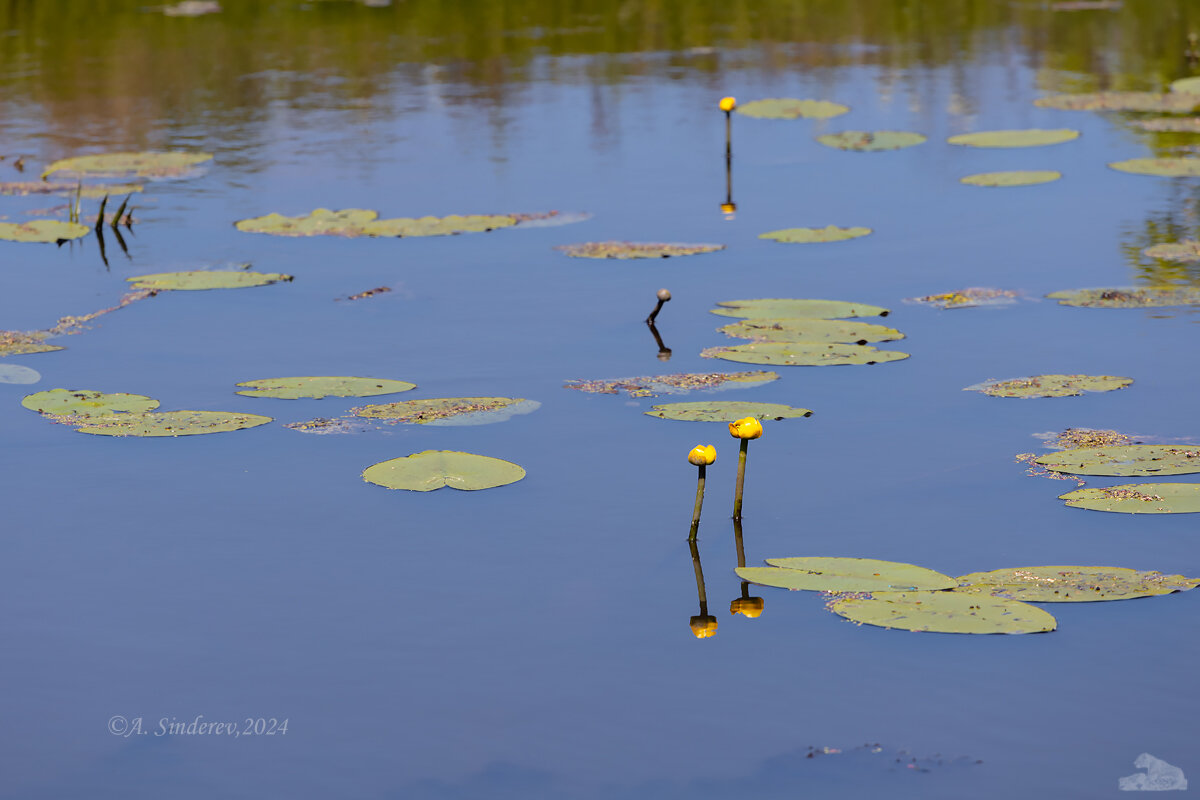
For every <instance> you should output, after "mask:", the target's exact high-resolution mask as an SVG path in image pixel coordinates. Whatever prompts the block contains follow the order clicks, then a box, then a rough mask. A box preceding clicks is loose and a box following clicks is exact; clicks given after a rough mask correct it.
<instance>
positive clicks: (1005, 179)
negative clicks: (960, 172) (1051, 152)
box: [958, 169, 1062, 186]
mask: <svg viewBox="0 0 1200 800" xmlns="http://www.w3.org/2000/svg"><path fill="white" fill-rule="evenodd" d="M1061 177H1062V173H1061V172H1055V171H1054V170H1051V169H1040V170H1013V171H1010V172H980V173H977V174H975V175H967V176H965V177H962V178H959V179H958V181H959V183H965V184H967V185H968V186H1036V185H1038V184H1039V183H1051V182H1053V181H1056V180H1058V179H1059V178H1061Z"/></svg>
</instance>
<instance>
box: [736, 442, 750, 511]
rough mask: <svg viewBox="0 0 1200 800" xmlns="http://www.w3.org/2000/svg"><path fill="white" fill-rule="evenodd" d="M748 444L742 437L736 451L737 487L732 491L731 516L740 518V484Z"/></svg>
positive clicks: (743, 472)
mask: <svg viewBox="0 0 1200 800" xmlns="http://www.w3.org/2000/svg"><path fill="white" fill-rule="evenodd" d="M749 446H750V440H749V439H742V449H741V450H739V451H738V472H737V488H736V489H735V490H734V493H733V518H734V519H736V520H739V521H740V520H741V519H742V484H743V483H744V482H745V479H746V448H747V447H749Z"/></svg>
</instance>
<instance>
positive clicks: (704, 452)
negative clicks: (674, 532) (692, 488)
mask: <svg viewBox="0 0 1200 800" xmlns="http://www.w3.org/2000/svg"><path fill="white" fill-rule="evenodd" d="M716 460H717V448H715V447H713V446H712V445H711V444H707V445H705V444H698V445H696V446H695V447H693V448H692V451H691V452H690V453H688V463H689V464H693V465H695V466H696V467H697V468H698V470H699V474H698V476H697V478H696V507H695V509H694V510H693V511H692V532H691V533H690V534H688V541H694V540H695V538H696V531H697V530H699V528H700V509H701V508H702V507H703V506H704V472H705V468H706V467H707V466H708V465H709V464H711V463H713V462H714V461H716Z"/></svg>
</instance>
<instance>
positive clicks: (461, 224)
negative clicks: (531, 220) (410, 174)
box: [363, 214, 517, 237]
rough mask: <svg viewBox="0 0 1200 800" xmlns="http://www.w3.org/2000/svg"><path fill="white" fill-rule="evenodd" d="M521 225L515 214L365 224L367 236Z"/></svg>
mask: <svg viewBox="0 0 1200 800" xmlns="http://www.w3.org/2000/svg"><path fill="white" fill-rule="evenodd" d="M516 224H517V216H516V215H515V214H463V215H459V214H451V215H450V216H448V217H419V218H410V217H397V218H395V219H380V220H375V221H374V222H369V223H367V224H366V225H364V226H363V235H364V236H385V237H386V236H397V237H401V236H454V235H456V234H460V233H487V232H488V231H492V230H495V229H497V228H509V227H512V226H513V225H516Z"/></svg>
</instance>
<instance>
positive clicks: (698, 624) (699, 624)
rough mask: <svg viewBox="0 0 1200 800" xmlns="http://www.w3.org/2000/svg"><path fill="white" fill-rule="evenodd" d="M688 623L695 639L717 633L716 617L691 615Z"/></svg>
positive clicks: (707, 637)
mask: <svg viewBox="0 0 1200 800" xmlns="http://www.w3.org/2000/svg"><path fill="white" fill-rule="evenodd" d="M689 624H690V625H691V627H692V635H693V636H695V637H696V638H697V639H711V638H712V637H714V636H716V635H717V618H716V617H692V619H691V622H690V623H689Z"/></svg>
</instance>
